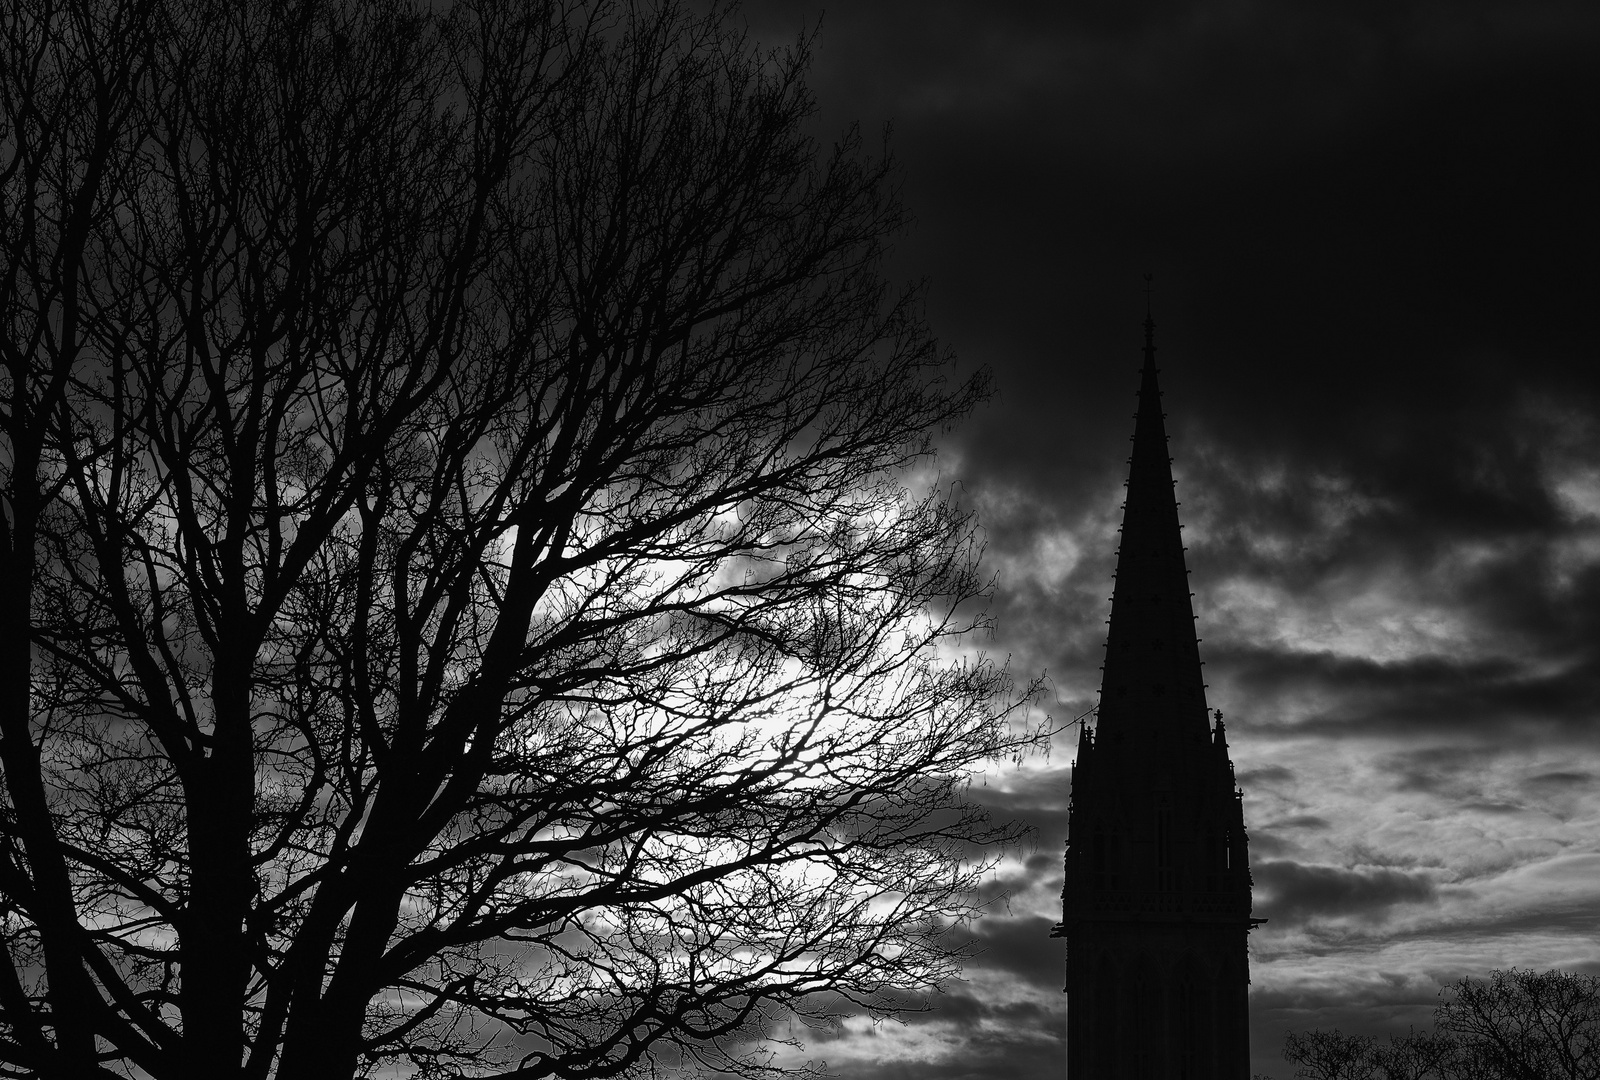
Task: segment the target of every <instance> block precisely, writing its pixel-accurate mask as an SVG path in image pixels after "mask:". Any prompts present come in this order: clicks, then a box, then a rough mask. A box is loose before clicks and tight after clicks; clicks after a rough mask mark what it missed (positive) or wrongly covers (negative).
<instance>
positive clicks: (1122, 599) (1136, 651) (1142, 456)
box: [1097, 308, 1210, 750]
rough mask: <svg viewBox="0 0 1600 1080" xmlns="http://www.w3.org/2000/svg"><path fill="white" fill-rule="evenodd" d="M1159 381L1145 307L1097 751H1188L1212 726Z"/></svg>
mask: <svg viewBox="0 0 1600 1080" xmlns="http://www.w3.org/2000/svg"><path fill="white" fill-rule="evenodd" d="M1159 374H1160V372H1159V369H1158V368H1157V367H1156V346H1155V320H1154V319H1153V318H1151V316H1150V314H1149V311H1148V308H1147V310H1146V313H1145V320H1144V367H1143V369H1142V371H1141V372H1140V382H1139V409H1138V412H1137V413H1136V414H1135V418H1134V431H1133V453H1132V455H1131V456H1130V457H1129V458H1128V480H1127V489H1128V490H1127V499H1126V501H1125V502H1124V504H1123V517H1122V543H1121V546H1120V547H1119V548H1118V552H1117V573H1116V585H1115V588H1114V589H1113V592H1112V600H1111V627H1110V631H1109V633H1108V634H1107V638H1106V663H1105V672H1104V677H1103V680H1102V683H1101V690H1100V717H1099V726H1100V738H1099V739H1098V740H1097V742H1098V743H1099V745H1100V746H1101V747H1107V744H1108V742H1109V744H1110V745H1111V746H1116V745H1122V746H1125V747H1127V748H1128V749H1132V748H1134V747H1135V746H1138V747H1142V748H1144V749H1147V750H1148V749H1155V748H1158V747H1160V746H1162V745H1164V744H1173V743H1176V744H1183V743H1192V742H1194V741H1195V740H1196V739H1199V738H1202V737H1204V735H1205V734H1206V733H1207V732H1208V729H1209V726H1210V725H1209V724H1208V722H1207V717H1206V702H1205V690H1204V683H1203V682H1202V680H1201V675H1200V653H1199V649H1198V647H1197V642H1196V638H1195V630H1194V608H1193V606H1192V605H1191V604H1190V602H1189V595H1190V594H1189V581H1188V573H1189V571H1188V568H1187V566H1186V564H1185V559H1184V555H1183V552H1184V548H1183V534H1182V532H1181V531H1180V529H1181V527H1180V526H1179V524H1178V503H1177V500H1176V497H1175V494H1174V488H1173V479H1172V459H1171V458H1170V457H1168V456H1167V430H1166V422H1165V419H1166V414H1165V413H1164V412H1162V409H1161V387H1160V384H1159V381H1158V376H1159ZM1108 736H1109V739H1108ZM1152 741H1153V742H1154V743H1155V746H1154V747H1152V746H1151V743H1152Z"/></svg>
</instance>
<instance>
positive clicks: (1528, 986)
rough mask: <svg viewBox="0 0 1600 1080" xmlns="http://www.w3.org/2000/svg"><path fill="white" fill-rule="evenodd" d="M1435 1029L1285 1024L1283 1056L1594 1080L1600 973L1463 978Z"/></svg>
mask: <svg viewBox="0 0 1600 1080" xmlns="http://www.w3.org/2000/svg"><path fill="white" fill-rule="evenodd" d="M1445 993H1446V994H1447V995H1448V996H1446V997H1445V999H1444V1000H1443V1001H1441V1002H1440V1003H1439V1006H1438V1008H1437V1009H1435V1010H1434V1023H1435V1025H1436V1027H1437V1029H1438V1030H1437V1031H1435V1032H1427V1031H1412V1032H1410V1033H1409V1034H1407V1035H1404V1036H1391V1037H1390V1039H1389V1041H1388V1044H1387V1045H1385V1044H1383V1043H1380V1042H1378V1041H1377V1040H1376V1039H1373V1038H1372V1037H1370V1036H1366V1035H1346V1034H1344V1033H1343V1032H1340V1031H1338V1030H1334V1031H1308V1032H1305V1033H1303V1034H1302V1033H1299V1032H1290V1033H1289V1036H1288V1038H1287V1039H1286V1040H1285V1042H1284V1048H1283V1056H1284V1057H1285V1058H1287V1059H1288V1060H1289V1061H1291V1062H1293V1063H1294V1064H1295V1065H1297V1066H1299V1067H1298V1068H1297V1069H1296V1071H1295V1075H1296V1076H1300V1077H1307V1078H1311V1080H1592V1078H1593V1077H1596V1076H1600V978H1597V977H1595V976H1593V975H1583V974H1579V973H1576V972H1567V971H1546V972H1543V973H1540V972H1535V971H1520V970H1518V969H1516V968H1513V969H1511V970H1510V971H1496V972H1493V973H1492V974H1491V975H1490V977H1489V978H1488V979H1487V980H1478V979H1462V980H1461V981H1460V982H1459V983H1457V984H1456V985H1455V986H1453V987H1450V988H1449V989H1448V990H1447V991H1445Z"/></svg>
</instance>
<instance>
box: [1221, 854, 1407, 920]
mask: <svg viewBox="0 0 1600 1080" xmlns="http://www.w3.org/2000/svg"><path fill="white" fill-rule="evenodd" d="M1251 870H1252V872H1253V873H1254V875H1255V880H1256V886H1257V889H1258V890H1259V891H1258V896H1257V900H1256V909H1257V910H1258V911H1259V912H1261V913H1263V914H1264V915H1265V916H1267V917H1270V918H1271V919H1272V920H1273V921H1274V922H1275V923H1277V924H1278V926H1277V927H1276V928H1277V929H1280V930H1281V929H1282V928H1283V924H1285V923H1288V924H1294V923H1302V922H1306V921H1307V920H1309V919H1312V918H1315V917H1316V916H1319V915H1354V916H1357V917H1358V918H1362V919H1368V920H1377V919H1381V918H1383V916H1384V915H1385V913H1386V912H1387V911H1388V909H1390V908H1392V907H1394V906H1395V905H1396V904H1415V903H1427V902H1430V901H1432V900H1433V899H1434V898H1435V897H1436V896H1437V894H1438V888H1437V886H1436V885H1435V884H1434V882H1433V880H1432V878H1431V877H1429V876H1428V875H1427V874H1423V873H1406V872H1405V871H1401V870H1394V869H1391V868H1389V867H1372V868H1359V869H1345V868H1343V867H1337V866H1308V865H1304V864H1301V863H1297V862H1290V861H1279V860H1266V861H1262V862H1257V863H1255V864H1254V866H1252V868H1251Z"/></svg>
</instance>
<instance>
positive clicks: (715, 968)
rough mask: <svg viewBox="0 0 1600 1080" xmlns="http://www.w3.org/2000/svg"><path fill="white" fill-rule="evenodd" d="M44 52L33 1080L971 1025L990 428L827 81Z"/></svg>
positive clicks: (366, 40)
mask: <svg viewBox="0 0 1600 1080" xmlns="http://www.w3.org/2000/svg"><path fill="white" fill-rule="evenodd" d="M0 18H3V19H4V33H5V40H4V49H5V53H4V56H3V57H0V69H3V70H0V83H3V94H4V100H3V107H4V114H3V116H0V123H4V124H5V128H4V130H3V132H0V153H3V155H4V157H3V158H0V183H3V185H4V186H3V198H4V200H5V202H4V206H5V211H6V220H5V222H4V224H3V226H0V228H3V229H4V230H5V231H4V234H3V235H4V242H5V255H4V258H5V265H4V271H5V274H6V284H5V286H4V289H5V291H4V296H3V299H0V303H3V304H4V309H3V311H0V348H3V349H4V371H3V373H0V379H3V383H0V397H3V408H4V410H5V411H4V415H3V417H0V422H3V425H4V427H3V431H0V439H3V440H4V452H3V459H0V460H3V465H4V468H5V470H6V472H5V474H4V477H3V483H4V487H3V490H0V499H3V509H4V528H5V533H4V537H3V539H4V540H5V543H6V547H5V551H4V553H3V554H4V557H5V559H6V560H7V564H6V566H5V568H4V570H5V573H4V580H5V583H6V586H7V588H8V589H9V590H10V594H9V596H10V602H9V603H7V604H6V605H4V610H3V611H0V623H3V626H4V630H3V631H0V632H3V633H4V634H5V635H6V638H5V642H4V645H5V646H6V647H5V648H3V649H0V654H3V656H4V660H3V662H4V663H6V664H9V665H10V667H9V668H7V669H6V672H5V674H4V676H3V677H4V679H5V687H6V690H5V692H6V693H7V694H8V695H9V696H8V697H7V698H6V700H5V704H4V707H3V709H0V723H3V724H4V728H3V732H0V734H3V742H0V763H3V765H4V770H5V798H6V801H5V804H4V816H3V818H0V826H3V834H0V844H3V849H0V875H3V878H0V895H3V902H4V910H3V918H4V923H3V932H0V943H3V946H4V948H5V950H6V952H5V955H4V957H0V961H3V962H0V1005H3V1013H0V1063H3V1066H0V1068H3V1070H4V1071H5V1074H7V1075H39V1076H72V1077H77V1076H91V1075H108V1074H109V1075H122V1074H130V1073H131V1074H143V1075H149V1076H154V1077H162V1078H164V1077H196V1078H198V1077H207V1078H210V1077H224V1076H245V1077H250V1078H253V1080H261V1078H265V1077H268V1076H273V1075H279V1076H293V1077H296V1078H299V1077H324V1076H326V1077H340V1078H343V1077H349V1076H351V1075H354V1074H358V1073H363V1072H367V1071H370V1070H372V1069H374V1068H378V1067H386V1066H392V1067H396V1068H398V1069H400V1071H402V1072H409V1073H416V1074H422V1075H458V1074H460V1073H461V1072H463V1071H466V1072H468V1073H474V1074H484V1075H487V1074H491V1073H497V1074H498V1075H507V1076H519V1077H530V1078H532V1077H543V1076H561V1077H591V1076H592V1077H603V1076H628V1075H642V1074H648V1073H652V1072H653V1071H655V1070H656V1069H658V1068H659V1067H662V1066H664V1065H672V1064H683V1065H693V1064H695V1063H701V1064H705V1065H707V1066H709V1067H712V1068H716V1069H721V1070H728V1071H732V1072H736V1073H739V1074H743V1075H753V1074H758V1073H761V1072H763V1071H764V1070H768V1069H770V1067H771V1059H770V1058H768V1057H765V1056H763V1054H762V1053H761V1051H760V1046H761V1043H760V1041H759V1039H760V1036H762V1035H763V1034H766V1033H768V1032H769V1029H770V1025H771V1024H772V1023H773V1022H774V1021H776V1020H779V1019H782V1018H784V1017H786V1016H799V1017H801V1018H810V1019H817V1018H822V1017H825V1016H826V1015H827V1013H828V1010H829V1009H830V1008H837V1007H838V1003H839V1002H841V1001H845V1002H849V1003H852V1005H853V1006H854V1007H858V1008H863V1009H867V1010H870V1011H874V1012H879V1013H882V1012H888V1011H892V1010H893V1009H894V1008H896V1007H897V1003H899V1002H901V1001H903V1000H904V997H903V995H904V993H905V992H906V991H908V990H912V989H914V988H916V987H919V986H923V985H926V984H928V983H930V982H933V981H937V980H938V979H940V978H943V977H945V976H948V975H949V974H951V973H952V972H953V970H954V967H953V965H954V964H955V963H956V961H957V959H958V954H959V947H958V945H957V943H956V942H954V941H952V940H951V938H950V937H949V935H948V934H947V933H946V928H947V927H948V926H949V925H950V924H951V923H952V922H953V921H955V920H958V919H959V918H961V917H963V916H964V915H966V914H969V913H970V910H969V906H968V905H969V903H970V899H969V897H970V895H971V893H970V891H969V887H970V885H971V884H972V882H973V880H974V874H975V872H976V868H975V866H974V864H973V862H972V861H971V860H972V853H973V850H974V848H973V845H974V844H979V843H984V842H988V841H993V840H997V839H1004V838H1005V837H1006V836H1007V835H1009V832H1008V829H1007V828H1006V827H1000V828H991V827H990V826H989V825H988V823H987V822H985V821H984V820H983V818H982V817H981V815H979V814H978V813H976V812H975V811H974V810H973V809H972V807H971V806H970V805H968V804H967V803H965V802H964V801H963V800H962V798H961V794H960V788H961V785H962V782H963V779H964V777H965V776H966V775H967V774H968V773H969V771H970V770H971V769H972V768H973V767H974V766H975V765H977V764H979V763H980V762H983V761H985V760H988V759H991V758H993V757H995V756H997V755H1005V754H1008V753H1012V752H1015V751H1016V750H1017V749H1018V748H1019V747H1021V746H1022V745H1023V744H1024V742H1025V740H1026V737H1027V736H1026V733H1024V732H1020V731H1019V730H1017V729H1016V728H1014V727H1013V726H1012V725H1011V724H1010V723H1009V720H1008V717H1009V707H1008V706H1007V705H1006V703H1005V701H1006V700H1008V699H1005V698H1004V694H1005V691H1006V688H1007V683H1006V679H1005V677H1004V673H1003V672H1001V671H998V670H997V669H995V668H994V667H993V666H992V665H990V664H988V663H987V662H984V661H981V660H961V659H958V658H955V657H953V656H951V655H949V654H948V646H950V645H952V644H954V643H956V642H957V641H959V640H960V638H961V635H963V634H965V633H969V632H971V631H973V630H975V629H979V628H980V625H981V620H976V619H974V618H973V617H970V616H965V615H962V614H960V612H963V611H966V610H967V607H970V605H967V607H964V606H963V603H964V602H965V601H968V600H972V599H973V598H975V597H977V596H978V595H979V594H980V592H981V589H980V585H981V582H980V581H979V579H978V578H977V576H976V572H975V559H976V535H975V527H974V524H973V522H972V520H971V519H970V517H968V516H967V515H966V514H964V513H962V512H961V511H960V510H959V509H957V508H956V507H955V506H954V505H953V504H952V502H951V501H950V500H949V499H948V498H947V497H946V496H945V495H944V494H943V493H942V492H941V490H940V489H939V488H938V487H937V486H936V485H929V484H927V483H925V482H924V481H923V480H921V479H919V475H920V474H919V473H918V470H922V472H923V473H926V463H927V461H928V455H929V453H930V439H931V437H932V435H933V434H934V433H936V432H937V431H938V430H939V429H940V428H941V427H943V426H945V425H948V424H950V423H952V422H954V421H955V420H957V419H959V418H960V417H961V416H962V415H963V414H964V413H965V412H966V411H968V410H969V409H970V407H971V406H972V404H973V403H974V402H975V401H976V400H978V399H979V397H980V396H981V394H982V393H983V391H984V387H983V385H982V383H981V381H979V380H977V379H970V378H969V379H967V380H965V381H952V375H951V363H950V361H949V358H948V357H946V356H945V355H943V354H941V353H940V352H939V351H938V349H937V347H936V346H935V344H934V343H933V341H932V340H931V338H930V337H929V335H928V333H927V332H926V330H925V329H924V327H923V326H922V325H921V323H920V322H919V321H918V318H917V315H916V310H917V309H916V298H915V296H914V295H913V294H911V293H901V294H891V293H890V292H888V291H887V290H886V288H885V286H884V284H883V282H882V280H881V277H880V273H879V269H878V267H879V262H880V257H881V254H882V250H883V245H884V243H885V241H886V239H887V238H888V237H889V236H890V235H892V234H893V233H894V232H895V231H896V230H897V229H899V228H900V227H901V226H902V225H903V215H902V212H901V210H900V208H899V206H898V204H897V203H896V201H895V199H894V198H893V195H892V191H891V188H890V184H889V178H890V172H889V166H888V165H887V163H886V162H885V161H884V160H883V159H881V158H879V159H874V158H872V157H870V156H868V155H866V154H864V153H863V151H862V148H861V146H860V145H859V140H858V139H857V138H856V137H855V136H854V135H853V134H852V135H850V136H848V137H847V138H845V139H844V140H843V141H842V142H841V143H840V144H838V145H837V146H835V147H834V148H833V150H832V151H831V152H830V153H826V154H823V153H820V152H819V151H818V149H817V147H816V146H815V145H814V144H813V143H812V142H811V141H810V140H809V139H808V138H807V137H806V136H805V135H804V134H803V132H802V130H801V125H802V123H803V122H804V121H805V119H806V117H807V116H808V115H809V112H810V109H811V103H810V99H809V97H808V95H807V93H806V90H805V87H804V85H803V81H802V76H803V70H804V65H805V51H804V48H803V47H799V48H795V49H792V50H788V51H785V52H778V53H770V54H768V53H762V52H760V51H758V50H757V49H755V48H754V47H752V46H751V45H750V44H749V43H748V42H747V41H745V40H744V39H743V38H742V37H741V35H740V34H739V33H738V32H737V31H736V30H735V29H734V27H733V24H732V22H731V21H730V19H729V16H728V13H727V12H725V11H720V10H719V11H712V12H711V13H709V14H703V13H702V14H695V13H690V12H687V11H685V10H682V9H680V8H678V7H676V6H675V5H673V4H671V3H665V2H664V3H661V4H631V3H617V4H611V3H606V2H603V0H596V2H593V3H577V2H570V3H569V2H559V0H545V2H536V0H528V2H525V3H499V2H489V0H485V2H482V3H457V4H453V5H450V6H449V7H448V8H447V9H446V10H445V12H444V13H443V14H440V13H437V12H434V11H432V10H431V9H429V8H427V7H426V6H419V7H411V6H408V5H405V4H396V3H376V2H367V0H299V2H272V3H264V4H251V5H234V4H221V3H215V4H213V3H209V2H206V0H188V2H181V3H179V2H165V0H143V2H141V3H116V2H105V3H101V2H97V0H65V2H61V3H57V2H54V0H23V2H21V3H18V4H14V5H12V6H11V7H9V8H8V9H7V13H6V14H5V15H4V16H0ZM1009 700H1015V698H1012V699H1009Z"/></svg>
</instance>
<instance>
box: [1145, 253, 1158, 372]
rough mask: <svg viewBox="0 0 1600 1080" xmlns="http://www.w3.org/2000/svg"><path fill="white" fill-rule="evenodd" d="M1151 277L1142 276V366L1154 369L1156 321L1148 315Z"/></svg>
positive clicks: (1147, 274)
mask: <svg viewBox="0 0 1600 1080" xmlns="http://www.w3.org/2000/svg"><path fill="white" fill-rule="evenodd" d="M1151 277H1152V275H1151V274H1150V273H1148V272H1147V273H1146V274H1145V275H1144V366H1145V367H1147V368H1151V369H1154V368H1155V366H1156V320H1155V318H1154V317H1153V316H1152V315H1151V314H1150V281H1151Z"/></svg>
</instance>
